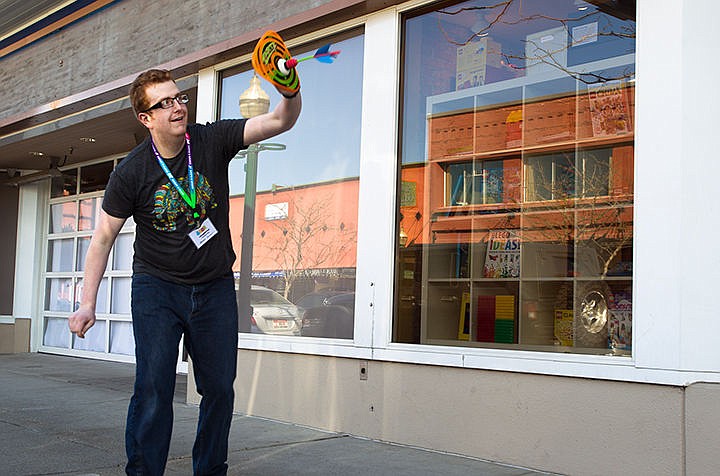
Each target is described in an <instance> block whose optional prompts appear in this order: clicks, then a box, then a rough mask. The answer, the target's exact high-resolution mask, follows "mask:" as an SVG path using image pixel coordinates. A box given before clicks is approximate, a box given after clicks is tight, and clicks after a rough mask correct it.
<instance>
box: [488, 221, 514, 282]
mask: <svg viewBox="0 0 720 476" xmlns="http://www.w3.org/2000/svg"><path fill="white" fill-rule="evenodd" d="M519 276H520V237H519V236H518V235H517V234H516V233H515V232H514V231H513V230H495V231H491V232H490V236H489V238H488V244H487V252H486V253H485V267H484V268H483V277H485V278H495V279H498V278H517V277H519Z"/></svg>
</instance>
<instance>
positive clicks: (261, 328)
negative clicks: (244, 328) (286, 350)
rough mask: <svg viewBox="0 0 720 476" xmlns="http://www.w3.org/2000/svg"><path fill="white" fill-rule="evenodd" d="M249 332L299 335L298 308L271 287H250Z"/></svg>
mask: <svg viewBox="0 0 720 476" xmlns="http://www.w3.org/2000/svg"><path fill="white" fill-rule="evenodd" d="M250 305H251V306H252V309H253V313H252V316H251V318H250V332H251V333H253V334H273V335H289V336H296V335H300V326H299V324H298V323H299V313H298V308H297V306H295V305H294V304H293V303H291V302H290V301H288V300H287V299H285V298H284V297H282V295H280V294H279V293H277V292H275V291H273V290H272V289H269V288H266V287H263V286H256V285H253V286H252V287H251V288H250Z"/></svg>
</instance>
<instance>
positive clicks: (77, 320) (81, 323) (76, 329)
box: [68, 307, 95, 339]
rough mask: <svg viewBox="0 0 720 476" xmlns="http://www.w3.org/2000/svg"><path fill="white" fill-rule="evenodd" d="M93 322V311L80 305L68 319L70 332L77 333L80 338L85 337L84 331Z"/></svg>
mask: <svg viewBox="0 0 720 476" xmlns="http://www.w3.org/2000/svg"><path fill="white" fill-rule="evenodd" d="M94 324H95V311H93V310H92V309H88V308H86V307H80V309H78V310H77V311H75V312H73V313H72V315H71V316H70V318H69V319H68V325H69V326H70V332H72V333H73V334H77V336H78V337H80V338H81V339H83V338H85V333H86V332H87V331H88V330H90V328H91V327H92V326H93V325H94Z"/></svg>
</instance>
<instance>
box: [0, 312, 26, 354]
mask: <svg viewBox="0 0 720 476" xmlns="http://www.w3.org/2000/svg"><path fill="white" fill-rule="evenodd" d="M30 323H31V320H30V319H15V322H12V323H3V324H0V354H18V353H23V352H29V351H30Z"/></svg>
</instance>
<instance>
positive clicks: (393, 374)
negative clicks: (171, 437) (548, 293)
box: [188, 350, 720, 475]
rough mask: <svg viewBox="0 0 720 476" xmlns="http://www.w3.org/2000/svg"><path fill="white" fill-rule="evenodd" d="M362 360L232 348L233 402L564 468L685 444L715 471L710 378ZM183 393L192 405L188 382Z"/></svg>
mask: <svg viewBox="0 0 720 476" xmlns="http://www.w3.org/2000/svg"><path fill="white" fill-rule="evenodd" d="M365 362H366V361H362V360H356V359H347V358H335V357H322V356H312V355H302V354H285V353H279V352H258V351H248V350H239V352H238V377H237V380H236V383H235V389H236V395H235V405H236V406H235V409H236V411H237V412H239V413H242V414H248V415H256V416H262V417H267V418H272V419H277V420H281V421H287V422H293V423H297V424H300V425H308V426H310V427H313V428H321V429H326V430H329V431H335V432H346V433H349V434H353V435H357V436H362V437H367V438H371V439H377V440H383V441H392V442H397V443H401V444H407V445H413V446H418V447H423V448H431V449H434V450H439V451H447V452H451V453H458V454H463V455H468V456H473V457H478V458H482V459H487V460H491V461H500V462H503V463H508V464H516V465H520V466H525V467H531V468H534V469H540V470H545V471H552V472H559V473H562V474H573V475H607V474H634V475H662V474H666V475H678V474H684V472H685V468H684V465H685V458H686V454H685V448H686V446H687V460H688V461H687V467H688V472H687V474H712V473H713V471H710V470H709V469H712V468H715V469H717V467H718V465H717V463H716V461H715V459H714V452H713V451H712V449H713V448H717V443H718V437H717V436H716V432H713V429H714V428H717V423H718V422H717V421H716V420H717V418H716V416H714V417H712V418H713V419H711V420H707V419H705V420H704V418H705V415H707V414H708V413H709V414H715V415H717V414H718V413H719V412H718V411H717V403H716V402H717V401H718V396H720V386H718V385H697V386H693V387H690V389H688V390H687V392H686V390H685V388H683V387H677V386H663V385H652V384H642V383H628V382H609V381H603V380H591V379H579V378H567V377H555V376H545V375H533V374H523V373H508V372H494V371H484V370H477V369H463V368H449V367H442V366H423V365H413V364H402V363H392V362H380V361H370V362H367V380H362V379H361V378H360V375H361V374H360V369H361V365H364V364H365ZM190 367H192V366H190ZM190 373H191V374H192V369H191V370H190ZM189 381H190V382H191V381H192V378H191V379H189ZM686 393H687V395H686ZM188 399H189V401H190V402H193V403H198V402H199V396H198V395H197V393H195V390H194V388H193V386H192V385H189V388H188ZM686 399H687V406H688V415H687V417H686V415H685V405H686ZM710 407H712V408H710ZM703 420H704V421H703ZM686 426H687V427H688V428H690V427H692V430H690V431H688V437H687V441H686V438H685V432H686Z"/></svg>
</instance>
